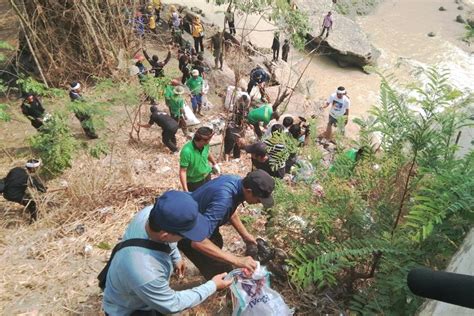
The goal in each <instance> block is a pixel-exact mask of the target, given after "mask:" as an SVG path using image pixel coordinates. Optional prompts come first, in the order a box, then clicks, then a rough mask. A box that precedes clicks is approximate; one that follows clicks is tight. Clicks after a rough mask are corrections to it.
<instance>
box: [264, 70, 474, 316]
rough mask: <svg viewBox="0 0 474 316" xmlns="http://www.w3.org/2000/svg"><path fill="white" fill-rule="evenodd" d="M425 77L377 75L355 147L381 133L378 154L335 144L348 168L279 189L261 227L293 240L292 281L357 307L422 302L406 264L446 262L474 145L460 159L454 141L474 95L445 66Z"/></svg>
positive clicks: (411, 307) (366, 309) (380, 308)
mask: <svg viewBox="0 0 474 316" xmlns="http://www.w3.org/2000/svg"><path fill="white" fill-rule="evenodd" d="M421 76H422V78H423V79H424V80H423V81H422V82H421V83H418V84H417V85H409V86H407V87H404V90H403V89H401V88H394V86H393V85H392V83H391V82H390V80H389V79H387V78H385V77H384V78H382V83H381V98H380V103H379V104H378V106H377V107H376V108H374V109H373V110H372V111H371V114H372V115H373V117H371V118H368V119H364V120H362V119H359V120H356V123H357V124H358V125H359V126H361V138H360V139H359V140H358V141H357V142H356V146H367V147H369V148H370V147H371V146H370V145H371V143H372V141H373V139H372V136H373V135H372V134H373V133H375V132H377V133H380V134H381V135H382V139H381V147H382V148H383V151H382V152H379V153H376V154H375V153H373V152H372V151H371V150H370V151H369V152H368V154H366V155H364V156H363V157H362V159H360V160H359V161H358V162H357V163H356V164H355V165H354V164H353V163H352V162H349V161H346V160H345V159H343V156H344V151H345V149H344V148H347V147H344V146H343V144H342V143H338V148H337V151H336V154H335V158H334V159H335V160H340V162H339V163H337V162H336V163H335V165H336V167H337V168H338V169H342V170H345V171H347V172H342V173H335V172H327V171H319V172H318V175H319V176H318V178H317V179H318V184H319V185H320V186H321V188H322V191H323V193H321V192H319V193H318V192H312V191H311V189H309V188H300V187H290V188H288V187H286V186H284V185H283V186H279V185H278V186H277V188H276V190H275V200H276V202H277V203H276V205H275V206H274V208H273V209H272V210H271V222H270V226H272V227H269V228H267V229H268V230H269V231H271V232H273V234H275V235H277V236H276V237H275V238H276V239H278V238H281V239H282V240H284V242H285V243H286V244H289V245H292V247H293V251H292V256H291V258H290V259H289V260H288V264H289V266H290V272H289V275H290V279H291V281H292V282H293V283H294V284H295V285H297V286H298V288H300V289H303V290H304V291H310V290H311V289H314V290H313V293H314V294H315V295H318V292H320V291H326V290H328V289H331V290H330V293H334V294H333V297H332V298H333V299H334V300H337V301H339V302H341V304H344V309H346V308H349V309H350V310H352V311H354V312H356V313H358V314H361V315H366V314H394V315H398V314H400V311H403V314H414V313H415V311H416V309H417V308H418V306H419V305H420V303H421V300H420V299H419V298H416V297H414V295H413V294H412V293H411V292H410V291H409V289H408V288H407V286H406V282H405V280H406V276H407V273H408V271H409V270H410V269H411V268H413V267H416V266H420V265H423V266H429V267H432V268H437V269H441V268H443V267H444V266H445V264H446V261H447V260H448V259H449V257H450V256H451V255H452V254H453V252H454V251H456V248H457V246H459V244H460V243H461V241H462V238H463V237H464V236H465V234H466V233H467V232H468V231H469V228H470V227H472V223H473V221H474V216H473V212H474V210H473V205H474V191H473V188H474V183H473V182H472V181H473V180H471V179H474V176H473V164H474V162H473V159H474V153H473V152H472V151H471V152H470V153H468V154H467V155H465V156H464V158H458V157H457V149H458V147H457V146H456V141H455V137H456V135H457V131H458V130H459V129H460V128H462V127H464V126H469V125H470V124H471V122H470V121H469V116H468V113H469V111H468V107H469V105H470V104H472V96H471V95H470V94H468V93H461V92H460V91H458V90H456V89H454V88H452V87H451V86H450V85H449V84H448V80H447V78H448V74H447V73H446V72H443V71H440V70H437V69H434V68H430V69H427V70H426V71H424V72H422V73H421ZM306 152H308V149H305V150H304V152H303V156H304V155H306ZM295 220H296V221H297V222H299V224H298V225H299V228H298V229H297V230H294V231H291V230H290V228H291V225H292V223H293V222H294V221H295ZM275 226H276V227H275ZM298 231H299V232H301V233H298ZM324 293H328V292H327V291H326V292H324Z"/></svg>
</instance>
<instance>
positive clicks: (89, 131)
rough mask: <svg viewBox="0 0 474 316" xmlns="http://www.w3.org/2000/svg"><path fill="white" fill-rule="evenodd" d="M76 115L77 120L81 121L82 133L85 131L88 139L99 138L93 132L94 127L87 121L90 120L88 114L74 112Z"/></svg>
mask: <svg viewBox="0 0 474 316" xmlns="http://www.w3.org/2000/svg"><path fill="white" fill-rule="evenodd" d="M76 117H77V119H78V120H79V122H81V126H82V129H83V130H84V133H86V136H87V137H89V138H90V139H95V138H99V136H97V134H96V133H95V130H94V127H92V126H91V125H90V122H89V123H87V121H88V120H90V116H89V115H87V114H80V113H76Z"/></svg>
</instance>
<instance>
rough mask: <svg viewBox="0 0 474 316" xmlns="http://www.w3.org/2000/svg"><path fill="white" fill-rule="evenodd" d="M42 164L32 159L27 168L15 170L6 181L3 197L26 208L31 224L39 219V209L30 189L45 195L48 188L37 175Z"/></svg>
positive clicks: (8, 175)
mask: <svg viewBox="0 0 474 316" xmlns="http://www.w3.org/2000/svg"><path fill="white" fill-rule="evenodd" d="M40 164H41V163H40V162H39V161H38V160H36V159H30V160H28V161H27V162H26V165H25V168H22V167H16V168H13V169H12V170H10V172H8V174H7V177H6V178H5V179H4V189H3V197H4V198H5V199H6V200H7V201H11V202H17V203H19V204H21V205H23V206H26V210H27V211H28V212H29V213H30V216H31V218H30V221H31V222H33V221H35V220H37V219H38V209H37V207H36V202H35V200H34V199H33V197H32V196H31V194H30V192H28V188H30V189H34V190H37V191H39V192H43V193H44V192H46V187H45V186H44V184H43V183H42V182H41V180H40V179H39V178H38V177H37V176H36V175H35V172H36V171H37V170H38V168H39V166H40Z"/></svg>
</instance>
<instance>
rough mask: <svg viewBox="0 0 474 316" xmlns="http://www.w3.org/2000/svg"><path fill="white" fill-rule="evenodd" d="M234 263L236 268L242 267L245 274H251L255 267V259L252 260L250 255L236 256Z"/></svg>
mask: <svg viewBox="0 0 474 316" xmlns="http://www.w3.org/2000/svg"><path fill="white" fill-rule="evenodd" d="M235 265H236V266H237V267H238V268H242V269H243V270H244V273H245V274H247V275H248V274H250V275H252V274H253V272H254V271H255V269H256V268H257V261H255V260H253V258H252V257H250V256H249V257H237V262H236V263H235Z"/></svg>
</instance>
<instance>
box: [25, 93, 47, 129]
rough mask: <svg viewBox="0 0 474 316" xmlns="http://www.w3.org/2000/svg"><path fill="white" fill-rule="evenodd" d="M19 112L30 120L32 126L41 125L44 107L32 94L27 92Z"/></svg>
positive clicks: (37, 126)
mask: <svg viewBox="0 0 474 316" xmlns="http://www.w3.org/2000/svg"><path fill="white" fill-rule="evenodd" d="M21 112H22V113H23V114H24V115H25V116H26V117H27V118H28V119H29V120H30V122H31V125H33V127H34V128H36V129H39V128H40V127H41V126H43V116H44V108H43V105H42V104H41V102H40V100H39V99H38V98H37V97H36V96H35V95H34V94H28V95H27V96H26V98H25V99H24V100H23V103H22V104H21Z"/></svg>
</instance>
